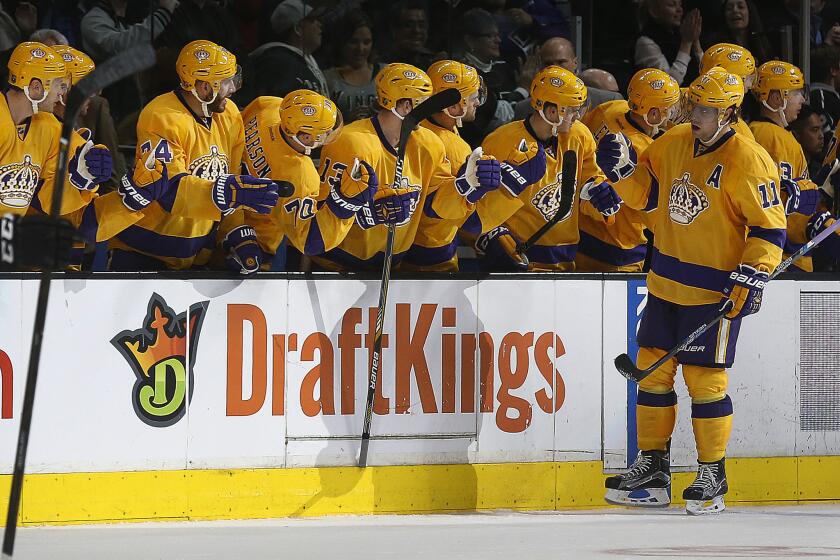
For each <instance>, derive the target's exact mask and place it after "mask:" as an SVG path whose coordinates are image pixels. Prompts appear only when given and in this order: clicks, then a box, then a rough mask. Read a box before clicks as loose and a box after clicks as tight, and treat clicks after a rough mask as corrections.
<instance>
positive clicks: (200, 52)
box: [193, 49, 210, 62]
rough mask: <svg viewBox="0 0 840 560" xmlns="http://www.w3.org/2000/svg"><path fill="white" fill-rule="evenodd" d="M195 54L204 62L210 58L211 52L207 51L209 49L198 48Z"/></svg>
mask: <svg viewBox="0 0 840 560" xmlns="http://www.w3.org/2000/svg"><path fill="white" fill-rule="evenodd" d="M193 54H195V58H196V59H197V60H198V61H199V62H204V61H205V60H207V59H208V58H210V53H209V52H207V51H205V50H204V49H198V50H197V51H195V53H193Z"/></svg>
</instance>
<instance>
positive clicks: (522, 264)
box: [475, 226, 528, 272]
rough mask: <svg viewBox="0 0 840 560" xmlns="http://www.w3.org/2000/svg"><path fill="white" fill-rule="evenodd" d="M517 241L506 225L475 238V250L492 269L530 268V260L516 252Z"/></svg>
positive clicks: (521, 270)
mask: <svg viewBox="0 0 840 560" xmlns="http://www.w3.org/2000/svg"><path fill="white" fill-rule="evenodd" d="M516 245H517V241H516V238H515V237H513V234H512V233H511V232H510V230H509V229H508V228H506V227H505V226H499V227H495V228H493V229H491V230H490V231H488V232H487V233H482V234H481V235H479V236H478V239H476V240H475V250H476V252H477V253H478V254H479V256H481V257H482V258H483V262H484V264H485V265H486V267H487V268H488V269H490V270H516V271H520V272H523V271H526V270H528V261H527V260H525V259H523V258H522V257H521V256H520V255H519V253H517V252H516Z"/></svg>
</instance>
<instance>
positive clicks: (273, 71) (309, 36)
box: [245, 0, 330, 102]
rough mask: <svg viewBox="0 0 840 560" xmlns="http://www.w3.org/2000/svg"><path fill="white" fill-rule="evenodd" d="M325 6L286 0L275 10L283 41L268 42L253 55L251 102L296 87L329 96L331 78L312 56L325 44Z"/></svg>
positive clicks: (274, 21) (275, 22)
mask: <svg viewBox="0 0 840 560" xmlns="http://www.w3.org/2000/svg"><path fill="white" fill-rule="evenodd" d="M321 12H322V10H321V9H318V10H315V9H313V8H312V6H310V5H309V4H307V3H306V2H304V1H303V0H285V1H284V2H281V3H280V4H278V5H277V7H276V8H275V9H274V12H272V14H271V27H272V29H273V30H274V33H275V34H276V35H277V37H278V38H279V41H274V42H270V43H266V44H264V45H262V46H261V47H259V48H257V49H256V50H255V51H253V52H252V53H251V54H250V55H249V58H250V61H251V65H252V68H253V72H252V74H251V75H252V79H250V80H249V81H250V84H249V83H246V84H245V85H246V87H248V91H249V92H250V94H249V95H248V96H246V97H247V100H248V101H249V102H250V101H251V100H253V99H254V98H256V97H259V96H261V95H274V96H277V97H283V96H284V95H286V94H288V93H289V92H291V91H294V90H296V89H301V88H305V89H311V90H313V91H317V92H318V93H320V94H322V95H324V96H327V97H329V95H330V92H329V88H328V87H327V80H326V78H325V77H324V73H323V72H322V71H321V68H320V67H319V66H318V63H317V62H316V61H315V58H314V57H313V56H312V53H314V52H315V51H317V50H318V48H319V47H320V46H321V22H320V21H319V19H318V18H319V16H320V15H321Z"/></svg>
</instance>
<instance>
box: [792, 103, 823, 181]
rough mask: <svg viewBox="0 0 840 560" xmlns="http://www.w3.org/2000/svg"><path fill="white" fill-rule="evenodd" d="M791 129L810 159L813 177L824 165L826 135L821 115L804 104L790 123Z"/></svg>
mask: <svg viewBox="0 0 840 560" xmlns="http://www.w3.org/2000/svg"><path fill="white" fill-rule="evenodd" d="M790 131H791V132H792V133H793V136H794V137H795V138H796V140H797V141H798V142H799V144H801V145H802V151H803V152H805V158H806V159H807V160H808V174H809V175H810V176H811V177H813V176H814V175H815V174H816V173H817V171H819V169H820V167H821V166H822V159H823V145H824V136H823V128H822V121H821V119H820V115H819V114H818V113H816V112H815V111H814V110H813V109H812V108H811V107H809V106H808V105H803V106H802V110H801V111H800V112H799V116H798V117H797V118H796V120H794V121H793V122H792V123H790Z"/></svg>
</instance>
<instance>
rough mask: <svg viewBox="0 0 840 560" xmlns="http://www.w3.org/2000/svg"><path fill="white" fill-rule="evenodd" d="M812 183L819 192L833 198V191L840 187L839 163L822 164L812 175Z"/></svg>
mask: <svg viewBox="0 0 840 560" xmlns="http://www.w3.org/2000/svg"><path fill="white" fill-rule="evenodd" d="M814 182H815V183H816V184H817V185H819V187H820V190H821V191H822V192H823V193H825V194H826V195H827V196H829V197H830V198H834V191H836V190H837V188H838V187H840V161H837V160H836V159H835V160H834V161H833V162H831V163H826V164H823V166H822V167H820V170H819V171H817V173H816V174H815V175H814Z"/></svg>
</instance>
